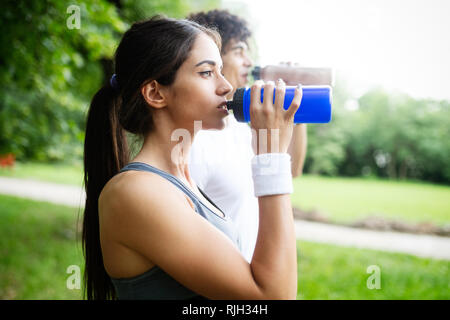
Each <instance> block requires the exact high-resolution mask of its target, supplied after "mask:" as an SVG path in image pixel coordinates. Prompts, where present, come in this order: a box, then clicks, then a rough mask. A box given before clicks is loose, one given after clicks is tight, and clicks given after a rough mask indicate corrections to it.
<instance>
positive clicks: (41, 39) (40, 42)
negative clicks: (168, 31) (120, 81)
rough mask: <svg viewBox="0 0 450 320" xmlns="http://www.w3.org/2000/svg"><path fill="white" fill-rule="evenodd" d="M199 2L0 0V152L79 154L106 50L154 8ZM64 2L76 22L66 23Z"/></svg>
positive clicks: (185, 7) (180, 11)
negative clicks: (2, 0)
mask: <svg viewBox="0 0 450 320" xmlns="http://www.w3.org/2000/svg"><path fill="white" fill-rule="evenodd" d="M216 4H217V0H202V1H195V4H194V1H193V0H192V1H181V0H176V1H163V0H159V1H145V0H141V1H130V0H124V1H110V2H109V1H106V0H90V1H79V2H76V3H74V2H72V1H59V0H42V1H6V2H5V3H2V10H1V12H0V19H1V21H2V27H3V30H2V35H1V40H0V81H1V83H2V87H1V88H0V155H1V154H6V153H13V154H14V155H15V156H16V158H17V159H18V160H42V161H52V160H71V159H79V158H81V157H82V149H83V140H84V125H85V114H86V110H87V107H88V105H89V102H90V99H91V98H92V96H93V94H94V93H95V91H96V90H97V89H98V88H99V87H100V85H101V84H102V82H104V81H106V79H109V77H110V76H111V71H112V69H111V67H112V61H111V59H112V56H113V53H114V49H115V48H116V46H117V44H118V41H119V40H120V37H121V34H122V33H123V32H124V31H125V30H126V29H127V28H128V26H129V25H130V24H131V23H132V22H134V21H136V20H140V19H142V18H146V17H149V16H151V15H154V14H156V13H162V14H166V15H168V16H173V17H179V18H181V17H183V16H185V15H187V13H188V12H189V10H191V9H195V10H200V9H204V8H211V7H213V6H214V5H216ZM71 5H76V6H78V7H79V8H80V22H81V23H80V28H79V29H76V28H75V29H69V28H68V26H67V20H68V19H69V18H70V17H71V15H72V14H73V12H72V11H69V12H68V8H69V6H71Z"/></svg>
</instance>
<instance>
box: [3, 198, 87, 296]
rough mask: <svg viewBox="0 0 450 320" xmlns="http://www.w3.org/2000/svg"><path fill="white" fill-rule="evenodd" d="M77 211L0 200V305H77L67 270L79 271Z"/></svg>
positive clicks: (78, 292)
mask: <svg viewBox="0 0 450 320" xmlns="http://www.w3.org/2000/svg"><path fill="white" fill-rule="evenodd" d="M77 215H78V210H77V209H74V208H69V207H65V206H59V205H53V204H48V203H45V202H36V201H30V200H24V199H20V198H15V197H9V196H0V221H1V223H0V299H80V297H81V290H68V289H67V286H66V281H67V279H68V277H69V276H70V274H67V273H66V271H67V268H68V267H69V266H70V265H78V266H79V267H80V268H82V264H83V263H82V262H83V255H82V251H81V245H80V242H77V236H78V238H79V235H77V232H76V222H77Z"/></svg>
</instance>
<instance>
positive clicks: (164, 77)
mask: <svg viewBox="0 0 450 320" xmlns="http://www.w3.org/2000/svg"><path fill="white" fill-rule="evenodd" d="M201 32H203V33H205V34H207V35H209V36H210V37H211V38H212V39H213V40H214V41H215V42H216V44H217V45H218V47H219V50H220V46H221V41H220V36H219V34H218V33H217V32H215V31H214V30H211V29H207V28H205V27H202V26H200V25H198V24H197V23H195V22H192V21H187V20H175V19H170V18H165V17H162V16H155V17H153V18H151V19H150V20H146V21H142V22H137V23H135V24H133V25H132V26H131V28H130V29H129V30H128V31H127V32H125V34H124V35H123V38H122V40H121V42H120V44H119V46H118V48H117V50H116V53H115V59H114V60H115V74H116V79H115V83H112V84H111V82H110V81H109V79H108V81H106V84H105V85H104V86H103V87H102V88H101V89H100V90H99V91H98V92H97V93H96V94H95V95H94V97H93V99H92V102H91V105H90V108H89V111H88V116H87V123H86V136H85V140H84V185H85V189H86V204H85V209H84V218H83V232H82V244H83V252H84V257H85V271H84V284H85V288H84V289H85V297H86V298H87V299H88V300H93V299H95V300H97V299H101V300H105V299H115V298H116V293H115V290H114V286H113V284H112V282H111V279H110V277H109V276H108V274H107V273H106V270H105V267H104V265H103V255H102V250H101V246H100V231H99V228H100V226H99V217H98V198H99V196H100V192H101V191H102V189H103V187H104V186H105V184H106V183H107V182H108V181H109V180H110V179H111V178H112V177H113V176H114V175H115V174H117V173H118V172H119V170H120V169H121V168H122V167H123V166H125V165H126V164H127V163H128V162H129V157H130V154H129V148H128V144H127V139H126V134H125V132H126V131H128V132H130V133H132V134H135V135H137V136H141V137H143V136H145V135H146V134H148V133H149V132H150V131H151V130H152V128H153V120H152V114H151V110H150V109H151V108H150V107H149V106H148V105H147V103H146V101H145V100H144V98H143V97H142V94H141V90H140V89H141V87H142V86H143V85H144V84H145V83H147V82H148V81H152V80H156V81H157V82H158V83H160V84H162V85H170V84H172V83H173V81H174V80H175V75H176V72H177V70H178V69H179V68H180V66H181V65H182V64H183V62H184V61H185V60H186V59H187V58H188V55H189V52H190V51H191V49H192V46H193V44H194V41H195V39H196V37H197V35H198V34H200V33H201Z"/></svg>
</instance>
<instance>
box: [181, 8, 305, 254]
mask: <svg viewBox="0 0 450 320" xmlns="http://www.w3.org/2000/svg"><path fill="white" fill-rule="evenodd" d="M188 19H190V20H193V21H196V22H198V23H200V24H202V25H205V26H209V27H214V28H216V29H217V31H218V32H219V33H220V35H221V37H222V51H221V56H222V61H223V69H222V73H223V75H224V76H225V78H226V79H227V80H228V81H229V82H230V83H231V85H232V86H233V91H232V92H231V93H230V94H229V95H228V96H227V99H229V100H230V99H232V97H233V94H234V92H235V90H236V89H237V88H241V87H245V86H246V85H247V82H248V76H249V74H250V72H251V67H252V65H253V63H252V60H251V58H250V57H249V54H248V43H247V39H248V38H249V37H250V36H251V32H250V30H249V29H248V27H247V24H246V22H245V21H244V20H243V19H241V18H239V17H238V16H236V15H233V14H230V13H229V12H227V11H225V10H212V11H209V12H206V13H204V12H200V13H197V14H192V15H190V16H189V17H188ZM273 80H277V79H273ZM226 122H227V125H226V128H225V129H224V130H221V131H212V130H208V131H205V130H203V131H200V132H198V133H197V135H196V138H195V140H194V143H193V145H192V148H191V159H190V164H189V166H190V172H191V175H192V177H193V178H194V181H195V182H196V183H197V185H198V186H199V187H200V189H202V190H203V191H204V192H205V193H206V194H207V195H208V197H209V198H211V200H212V201H213V202H214V203H215V204H216V205H217V206H218V207H219V208H221V209H222V211H223V212H225V214H226V216H227V218H229V219H231V220H232V221H233V223H234V224H235V226H236V227H237V229H238V233H239V245H240V250H241V253H242V254H243V256H244V257H245V259H246V260H247V261H248V262H251V259H252V256H253V251H254V248H255V243H256V238H257V235H258V223H259V209H258V199H257V198H256V197H255V196H254V190H253V180H252V171H251V159H252V158H253V156H254V152H253V149H252V133H251V129H250V126H249V125H248V124H246V123H239V122H237V121H236V119H235V118H234V116H233V115H231V114H230V115H228V116H227V118H226ZM288 152H289V154H290V155H291V162H292V165H291V167H292V175H293V177H296V176H298V175H299V174H301V172H302V169H303V164H304V160H305V154H306V125H305V124H298V125H295V128H294V132H293V137H292V141H291V145H290V146H289V150H288ZM211 245H214V244H211Z"/></svg>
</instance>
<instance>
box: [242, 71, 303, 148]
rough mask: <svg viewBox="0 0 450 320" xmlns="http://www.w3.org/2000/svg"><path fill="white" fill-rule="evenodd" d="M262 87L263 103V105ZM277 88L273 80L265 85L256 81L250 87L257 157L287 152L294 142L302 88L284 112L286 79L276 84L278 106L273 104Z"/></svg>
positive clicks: (251, 118)
mask: <svg viewBox="0 0 450 320" xmlns="http://www.w3.org/2000/svg"><path fill="white" fill-rule="evenodd" d="M263 87H264V100H263V102H262V103H261V88H263ZM274 88H275V84H274V83H273V82H272V81H269V82H267V83H266V84H264V82H263V81H261V80H258V81H256V82H255V84H254V85H253V86H252V87H251V98H250V100H251V102H250V120H251V121H250V122H251V127H252V133H253V141H252V144H253V148H254V151H255V154H262V153H286V152H287V150H288V147H289V144H290V142H291V138H292V130H293V127H294V115H295V113H296V112H297V110H298V108H299V106H300V103H301V100H302V89H301V87H300V86H298V87H297V89H296V90H295V95H294V98H293V99H292V103H291V105H290V106H289V108H288V109H287V110H284V108H283V103H284V95H285V91H286V90H285V89H286V86H285V84H284V82H283V80H281V79H279V80H278V81H277V85H276V91H275V103H273V94H274Z"/></svg>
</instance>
